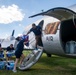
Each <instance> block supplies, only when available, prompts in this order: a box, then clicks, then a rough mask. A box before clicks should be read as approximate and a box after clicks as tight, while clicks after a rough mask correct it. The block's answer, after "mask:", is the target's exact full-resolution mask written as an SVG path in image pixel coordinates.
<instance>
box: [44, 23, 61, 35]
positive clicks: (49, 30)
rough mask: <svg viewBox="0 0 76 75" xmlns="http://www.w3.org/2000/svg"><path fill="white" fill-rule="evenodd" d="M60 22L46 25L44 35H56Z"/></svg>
mask: <svg viewBox="0 0 76 75" xmlns="http://www.w3.org/2000/svg"><path fill="white" fill-rule="evenodd" d="M59 23H60V22H54V23H48V24H47V25H46V27H45V30H44V33H45V34H56V32H57V30H58V26H59Z"/></svg>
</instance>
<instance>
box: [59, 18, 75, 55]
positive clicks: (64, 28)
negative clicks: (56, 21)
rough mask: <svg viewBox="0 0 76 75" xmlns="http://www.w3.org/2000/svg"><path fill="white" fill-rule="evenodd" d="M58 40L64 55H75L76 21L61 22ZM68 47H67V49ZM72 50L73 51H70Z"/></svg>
mask: <svg viewBox="0 0 76 75" xmlns="http://www.w3.org/2000/svg"><path fill="white" fill-rule="evenodd" d="M60 38H61V43H62V47H63V50H64V51H65V53H66V54H76V51H75V45H76V19H74V22H73V19H70V20H66V21H62V22H61V26H60ZM67 46H68V47H67ZM72 50H73V51H72Z"/></svg>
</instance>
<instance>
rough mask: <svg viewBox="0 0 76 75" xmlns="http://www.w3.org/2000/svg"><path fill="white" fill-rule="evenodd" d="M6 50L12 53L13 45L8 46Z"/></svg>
mask: <svg viewBox="0 0 76 75" xmlns="http://www.w3.org/2000/svg"><path fill="white" fill-rule="evenodd" d="M6 50H7V51H13V50H14V47H13V44H10V46H8V47H7V49H6Z"/></svg>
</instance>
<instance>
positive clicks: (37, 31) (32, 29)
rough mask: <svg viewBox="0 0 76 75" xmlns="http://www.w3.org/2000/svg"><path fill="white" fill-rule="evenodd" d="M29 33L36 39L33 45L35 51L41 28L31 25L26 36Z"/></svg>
mask: <svg viewBox="0 0 76 75" xmlns="http://www.w3.org/2000/svg"><path fill="white" fill-rule="evenodd" d="M30 32H33V33H34V34H35V39H36V43H35V47H36V49H37V45H38V42H39V40H40V39H41V34H42V32H41V27H40V26H36V25H35V24H34V23H33V24H32V28H31V29H30V30H29V31H28V33H27V34H26V35H28V34H29V33H30Z"/></svg>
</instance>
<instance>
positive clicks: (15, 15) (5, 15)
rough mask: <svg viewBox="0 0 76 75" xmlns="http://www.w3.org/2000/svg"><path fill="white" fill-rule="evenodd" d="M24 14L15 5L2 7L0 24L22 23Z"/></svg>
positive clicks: (0, 8) (0, 9)
mask: <svg viewBox="0 0 76 75" xmlns="http://www.w3.org/2000/svg"><path fill="white" fill-rule="evenodd" d="M23 18H24V14H23V13H22V12H21V9H19V7H18V6H17V5H15V4H13V5H11V6H8V7H5V6H4V5H3V6H1V7H0V23H3V24H8V23H12V22H14V21H22V20H23Z"/></svg>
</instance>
